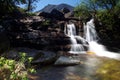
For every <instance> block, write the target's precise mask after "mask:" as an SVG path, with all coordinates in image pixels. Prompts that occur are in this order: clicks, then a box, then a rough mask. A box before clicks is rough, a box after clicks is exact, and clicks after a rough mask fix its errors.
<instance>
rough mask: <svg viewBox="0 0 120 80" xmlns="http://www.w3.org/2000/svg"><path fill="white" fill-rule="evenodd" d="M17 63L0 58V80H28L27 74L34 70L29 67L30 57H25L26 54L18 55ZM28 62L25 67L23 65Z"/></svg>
mask: <svg viewBox="0 0 120 80" xmlns="http://www.w3.org/2000/svg"><path fill="white" fill-rule="evenodd" d="M20 57H21V58H20V59H19V61H15V60H10V59H6V58H4V57H0V73H1V74H0V80H28V72H30V73H33V72H35V70H34V69H33V68H32V67H31V64H30V63H31V61H32V59H33V58H32V57H28V58H27V57H26V53H20ZM26 61H27V62H28V64H27V67H25V65H24V63H25V62H26Z"/></svg>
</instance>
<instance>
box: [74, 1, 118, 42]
mask: <svg viewBox="0 0 120 80" xmlns="http://www.w3.org/2000/svg"><path fill="white" fill-rule="evenodd" d="M74 11H75V16H77V17H81V18H83V19H88V18H90V17H91V16H92V17H94V18H96V20H97V21H98V23H97V24H96V29H97V31H98V33H99V36H101V38H102V40H104V39H105V40H108V41H114V42H116V41H117V42H119V40H120V36H119V35H120V33H119V30H120V23H119V22H120V14H119V13H120V0H82V2H81V3H80V4H79V5H77V6H76V7H75V9H74Z"/></svg>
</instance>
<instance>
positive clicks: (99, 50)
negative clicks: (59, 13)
mask: <svg viewBox="0 0 120 80" xmlns="http://www.w3.org/2000/svg"><path fill="white" fill-rule="evenodd" d="M65 34H66V35H67V36H69V37H70V40H71V49H70V51H69V53H73V54H81V53H85V49H84V45H87V42H88V44H89V51H90V52H93V53H95V54H96V55H98V56H103V57H108V58H113V59H117V60H120V54H118V53H115V52H110V51H108V50H107V49H106V48H105V47H104V45H101V44H98V42H97V41H98V39H99V37H98V35H97V32H96V30H95V25H94V19H91V20H90V21H88V22H87V24H86V25H85V24H84V37H81V36H79V35H76V28H75V25H74V24H68V25H67V28H66V31H65ZM77 41H80V42H81V43H78V42H77Z"/></svg>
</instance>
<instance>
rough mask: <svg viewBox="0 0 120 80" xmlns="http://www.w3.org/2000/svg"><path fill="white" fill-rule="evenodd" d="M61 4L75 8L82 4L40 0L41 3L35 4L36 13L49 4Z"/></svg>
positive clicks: (67, 0)
mask: <svg viewBox="0 0 120 80" xmlns="http://www.w3.org/2000/svg"><path fill="white" fill-rule="evenodd" d="M61 3H66V4H69V5H71V6H73V7H74V6H76V5H78V4H79V3H80V0H39V2H37V3H35V6H36V8H35V10H34V11H38V10H41V9H42V8H44V7H45V6H46V5H48V4H55V5H58V4H61Z"/></svg>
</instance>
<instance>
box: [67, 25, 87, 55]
mask: <svg viewBox="0 0 120 80" xmlns="http://www.w3.org/2000/svg"><path fill="white" fill-rule="evenodd" d="M65 34H66V35H67V36H69V37H70V40H71V49H70V51H69V53H73V54H78V53H83V52H84V51H85V49H84V46H83V45H82V44H78V42H77V39H79V40H80V41H81V42H82V43H85V39H83V38H82V37H80V36H77V35H76V27H75V25H74V24H68V25H67V29H66V31H65Z"/></svg>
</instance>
